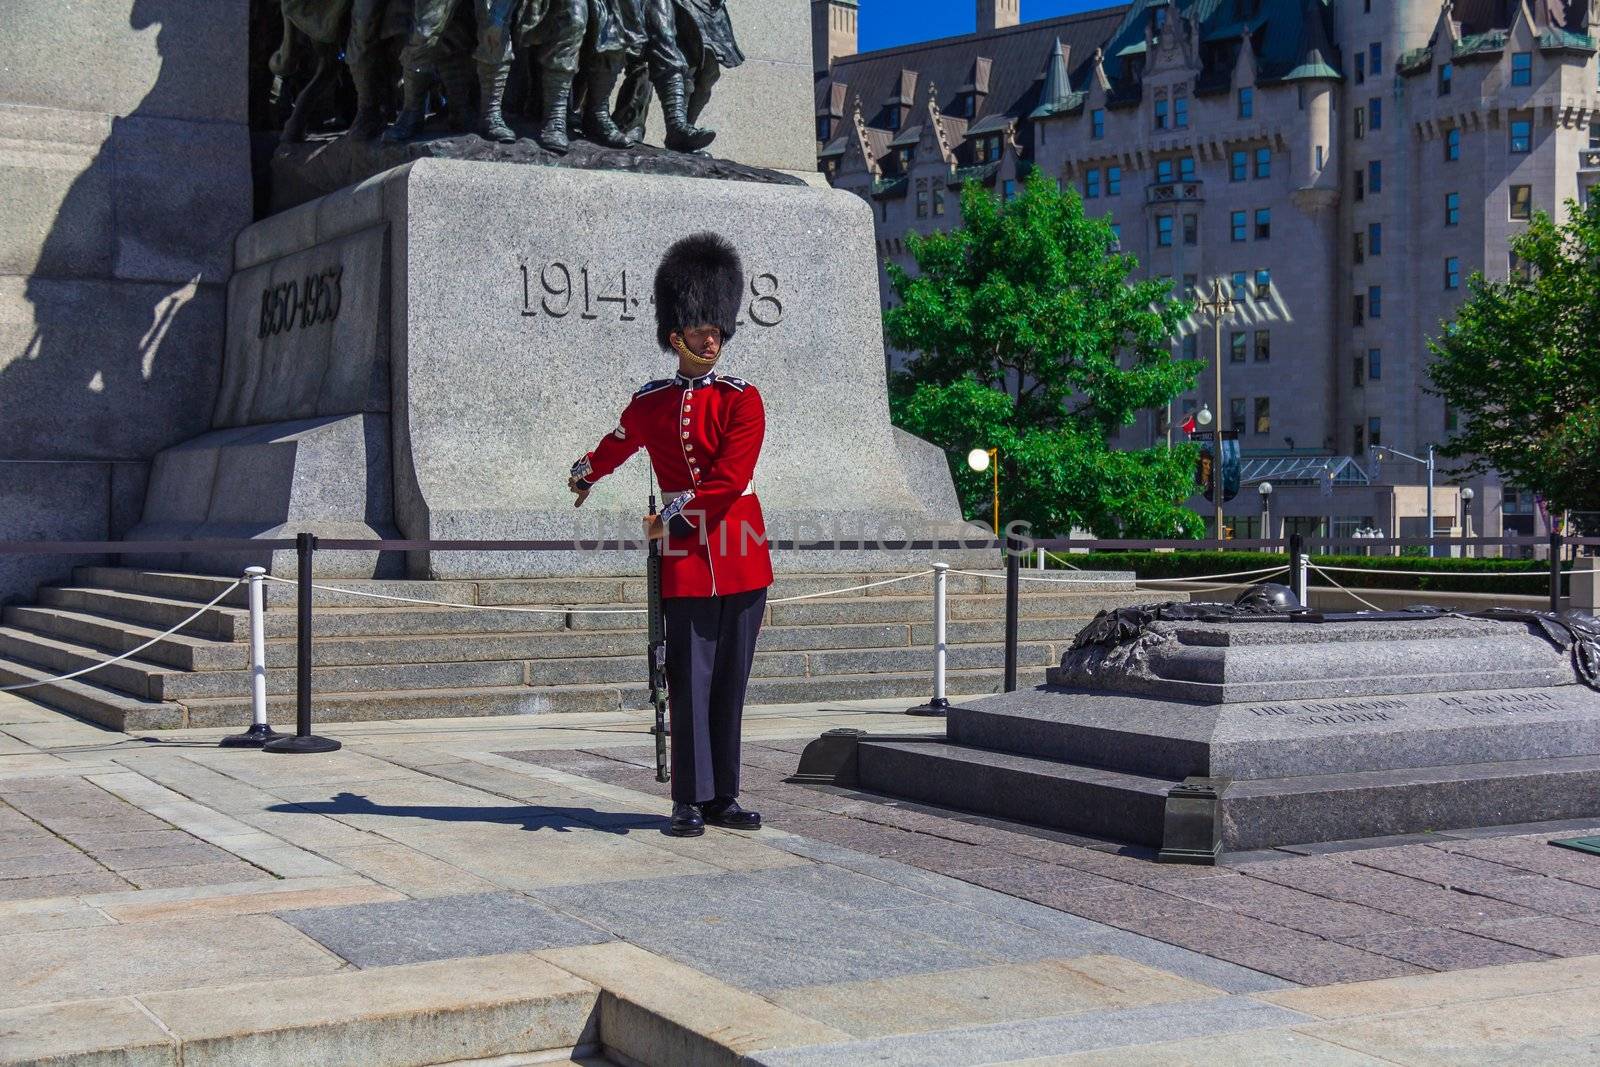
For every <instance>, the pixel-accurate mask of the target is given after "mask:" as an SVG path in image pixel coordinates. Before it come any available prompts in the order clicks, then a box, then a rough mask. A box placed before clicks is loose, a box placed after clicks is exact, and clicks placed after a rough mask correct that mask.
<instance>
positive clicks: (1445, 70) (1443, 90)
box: [1439, 63, 1456, 96]
mask: <svg viewBox="0 0 1600 1067" xmlns="http://www.w3.org/2000/svg"><path fill="white" fill-rule="evenodd" d="M1455 75H1456V68H1455V67H1454V66H1453V65H1452V64H1450V63H1441V64H1439V95H1440V96H1449V95H1450V83H1451V82H1452V81H1454V80H1455Z"/></svg>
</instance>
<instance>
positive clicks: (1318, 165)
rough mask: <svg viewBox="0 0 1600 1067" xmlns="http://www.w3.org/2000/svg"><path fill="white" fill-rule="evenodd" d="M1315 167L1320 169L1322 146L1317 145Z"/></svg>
mask: <svg viewBox="0 0 1600 1067" xmlns="http://www.w3.org/2000/svg"><path fill="white" fill-rule="evenodd" d="M1317 169H1318V170H1321V169H1322V146H1321V145H1317Z"/></svg>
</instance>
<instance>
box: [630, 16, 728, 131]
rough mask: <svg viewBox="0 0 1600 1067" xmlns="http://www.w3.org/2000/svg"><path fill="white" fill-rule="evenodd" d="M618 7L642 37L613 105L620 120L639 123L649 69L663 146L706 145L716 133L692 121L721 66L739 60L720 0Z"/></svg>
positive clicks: (632, 124)
mask: <svg viewBox="0 0 1600 1067" xmlns="http://www.w3.org/2000/svg"><path fill="white" fill-rule="evenodd" d="M622 6H623V7H624V9H627V10H628V11H629V13H630V14H631V15H634V16H636V17H638V18H640V19H641V21H642V25H643V29H644V36H645V38H646V41H645V44H644V47H643V49H642V50H641V52H640V53H638V54H636V55H630V57H629V61H628V77H627V81H626V82H625V83H624V84H623V88H622V106H621V107H620V108H619V110H618V119H619V121H620V122H621V125H622V126H623V128H625V129H629V130H632V129H634V128H635V127H643V125H644V119H645V112H646V111H647V110H648V108H649V91H648V89H647V88H646V87H645V85H644V78H645V76H646V75H647V74H648V76H649V79H650V81H651V82H652V83H654V85H655V90H656V96H658V97H659V98H660V100H661V111H662V118H663V119H664V121H665V123H666V127H667V137H666V146H667V147H668V148H670V149H672V150H673V151H676V152H694V151H698V150H699V149H702V148H704V147H706V146H707V145H709V144H710V143H711V142H712V141H713V140H714V139H715V138H716V136H717V135H716V132H715V131H713V130H707V129H701V128H700V127H698V126H696V125H695V124H694V123H695V121H696V120H697V119H698V118H699V117H700V113H701V112H702V111H703V110H705V106H706V103H707V102H708V101H709V100H710V99H711V90H712V87H713V86H715V85H716V83H717V79H718V78H720V77H721V76H722V69H723V68H724V67H737V66H738V65H739V64H741V63H743V62H744V53H743V52H741V51H740V50H739V45H738V42H737V41H735V40H734V36H733V23H732V22H731V21H730V20H729V18H728V9H727V6H726V5H725V3H724V0H622Z"/></svg>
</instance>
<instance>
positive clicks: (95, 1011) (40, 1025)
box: [0, 997, 179, 1067]
mask: <svg viewBox="0 0 1600 1067" xmlns="http://www.w3.org/2000/svg"><path fill="white" fill-rule="evenodd" d="M178 1062H179V1060H178V1046H177V1042H176V1041H174V1040H173V1038H172V1037H171V1035H169V1034H168V1033H167V1032H166V1031H165V1030H163V1029H162V1027H161V1024H160V1023H158V1022H157V1021H156V1020H154V1019H152V1018H151V1017H150V1016H149V1015H148V1014H147V1013H146V1012H144V1011H142V1010H141V1009H140V1007H139V1005H138V1003H137V1002H135V1001H134V1000H133V999H132V998H131V997H117V998H115V999H103V1000H80V1001H76V1002H74V1003H71V1004H47V1005H38V1006H34V1007H28V1008H13V1009H11V1010H8V1011H0V1063H3V1064H6V1065H7V1067H10V1065H14V1064H15V1065H21V1064H47V1063H48V1064H65V1063H72V1064H85V1065H87V1064H116V1065H118V1067H177V1065H178Z"/></svg>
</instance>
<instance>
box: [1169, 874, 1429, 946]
mask: <svg viewBox="0 0 1600 1067" xmlns="http://www.w3.org/2000/svg"><path fill="white" fill-rule="evenodd" d="M1161 885H1162V891H1163V892H1167V893H1171V894H1172V895H1174V896H1180V897H1184V898H1186V899H1188V900H1194V901H1198V902H1200V903H1202V904H1209V905H1210V906H1211V907H1214V908H1221V909H1225V910H1228V911H1233V912H1236V913H1238V914H1240V915H1248V916H1250V917H1251V918H1255V919H1261V920H1263V921H1265V922H1270V923H1274V924H1276V925H1278V926H1286V927H1288V928H1289V929H1291V930H1302V931H1304V932H1305V933H1308V934H1315V935H1317V936H1318V937H1325V938H1330V939H1334V938H1345V937H1350V936H1353V935H1355V934H1363V933H1372V932H1375V931H1379V930H1399V929H1405V928H1407V927H1411V926H1415V925H1417V923H1416V920H1414V919H1407V918H1404V917H1402V916H1399V915H1393V914H1390V913H1389V912H1383V911H1377V910H1376V909H1373V908H1367V907H1363V906H1361V905H1360V904H1348V903H1346V902H1344V901H1340V900H1329V899H1328V898H1327V897H1319V896H1313V895H1312V894H1310V893H1305V892H1302V891H1300V890H1298V889H1290V888H1289V887H1287V886H1281V885H1277V884H1275V883H1272V882H1266V881H1262V880H1261V879H1259V878H1247V877H1244V876H1243V875H1236V876H1234V877H1231V878H1203V879H1196V880H1194V881H1192V882H1186V883H1182V884H1172V883H1161Z"/></svg>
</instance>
